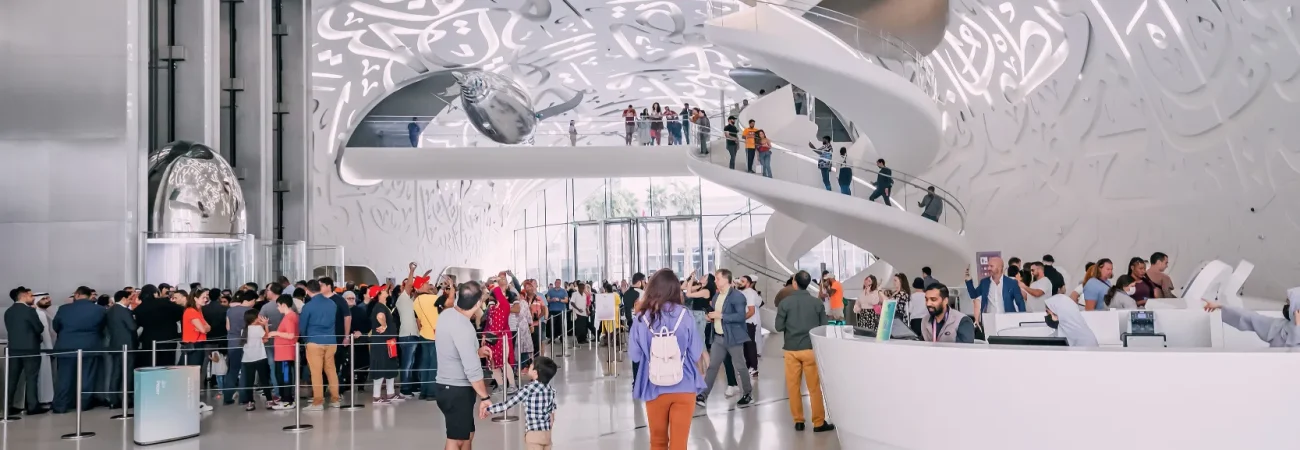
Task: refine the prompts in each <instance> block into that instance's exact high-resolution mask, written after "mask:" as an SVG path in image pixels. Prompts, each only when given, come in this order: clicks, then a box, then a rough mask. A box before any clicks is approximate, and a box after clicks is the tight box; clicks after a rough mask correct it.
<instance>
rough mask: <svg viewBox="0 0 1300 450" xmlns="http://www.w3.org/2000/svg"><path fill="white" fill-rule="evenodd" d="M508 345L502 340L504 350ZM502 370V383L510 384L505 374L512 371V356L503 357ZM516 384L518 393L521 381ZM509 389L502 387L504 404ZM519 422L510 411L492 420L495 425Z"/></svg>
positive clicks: (506, 341) (517, 361) (507, 342)
mask: <svg viewBox="0 0 1300 450" xmlns="http://www.w3.org/2000/svg"><path fill="white" fill-rule="evenodd" d="M507 345H510V343H509V341H508V340H502V341H501V347H502V349H504V348H505V346H507ZM515 363H516V364H518V363H519V360H518V359H516V360H515ZM501 370H502V372H503V373H502V374H501V375H502V376H501V381H502V382H503V383H506V384H509V382H510V377H509V376H507V375H509V374H508V373H504V372H505V371H507V370H510V355H501ZM515 383H516V385H515V391H516V392H518V391H519V386H518V383H519V381H518V380H516V381H515ZM507 389H508V388H507V386H501V401H502V402H505V401H506V390H507ZM518 421H519V417H518V416H513V415H511V414H510V411H506V412H505V413H504V414H501V415H499V416H496V417H493V418H492V422H494V423H511V422H518ZM507 440H508V439H507Z"/></svg>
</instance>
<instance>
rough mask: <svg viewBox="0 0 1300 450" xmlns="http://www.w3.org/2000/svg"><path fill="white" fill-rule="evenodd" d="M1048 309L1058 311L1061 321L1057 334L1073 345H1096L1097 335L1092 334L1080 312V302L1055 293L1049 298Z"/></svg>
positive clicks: (1058, 318)
mask: <svg viewBox="0 0 1300 450" xmlns="http://www.w3.org/2000/svg"><path fill="white" fill-rule="evenodd" d="M1047 309H1048V310H1049V311H1051V312H1053V313H1056V319H1057V320H1058V321H1059V322H1060V323H1059V324H1057V326H1056V336H1057V337H1063V338H1065V340H1066V341H1067V342H1069V343H1070V346H1071V347H1096V346H1097V336H1096V335H1093V334H1092V329H1091V328H1088V323H1087V322H1086V321H1084V320H1083V314H1082V313H1080V312H1079V304H1078V303H1075V302H1074V300H1070V297H1067V296H1065V295H1060V294H1057V295H1053V296H1052V297H1051V298H1049V299H1047Z"/></svg>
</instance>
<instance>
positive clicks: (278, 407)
mask: <svg viewBox="0 0 1300 450" xmlns="http://www.w3.org/2000/svg"><path fill="white" fill-rule="evenodd" d="M270 408H271V410H272V411H288V410H291V409H293V402H279V403H276V404H274V405H271V406H270Z"/></svg>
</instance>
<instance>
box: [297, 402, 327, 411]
mask: <svg viewBox="0 0 1300 450" xmlns="http://www.w3.org/2000/svg"><path fill="white" fill-rule="evenodd" d="M302 410H303V411H324V410H325V405H317V404H314V403H313V404H310V405H307V407H306V408H303V409H302Z"/></svg>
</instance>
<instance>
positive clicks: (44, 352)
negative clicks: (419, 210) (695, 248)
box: [4, 252, 1300, 450]
mask: <svg viewBox="0 0 1300 450" xmlns="http://www.w3.org/2000/svg"><path fill="white" fill-rule="evenodd" d="M1054 263H1055V260H1054V258H1053V257H1052V256H1051V255H1044V256H1043V257H1042V258H1041V260H1040V261H1030V262H1022V261H1021V259H1020V258H1014V257H1013V258H1010V259H1009V260H1007V262H1006V263H1005V264H1004V262H1003V260H1002V258H1000V257H992V258H989V259H988V262H987V267H986V271H987V274H988V275H987V276H985V277H982V278H980V279H979V280H973V279H971V277H970V276H969V273H968V274H967V277H966V278H967V279H966V283H965V284H966V289H967V293H968V294H969V295H970V297H971V298H972V299H973V301H974V304H975V305H976V306H975V307H974V308H973V311H971V313H969V314H967V313H963V312H962V311H958V310H957V308H956V307H955V301H956V299H955V298H952V297H951V296H952V291H951V290H950V289H949V288H948V287H947V286H946V285H944V284H943V283H941V282H939V281H938V280H936V279H935V278H934V277H933V276H932V273H931V270H930V268H928V267H926V268H922V269H921V272H922V276H920V277H916V278H909V277H908V276H907V275H906V274H904V273H895V274H893V275H892V276H890V277H889V278H888V280H885V281H882V280H878V279H877V278H876V277H875V276H867V277H865V278H864V281H863V286H862V292H861V294H860V295H859V296H858V298H857V299H856V300H855V301H854V302H853V305H852V308H851V309H849V310H851V311H852V315H853V317H854V321H853V323H852V324H853V325H855V326H857V327H858V328H863V329H866V330H868V331H870V330H875V329H877V327H878V324H879V323H880V321H881V319H882V317H881V316H882V315H883V314H885V313H886V312H887V311H893V314H894V317H893V318H895V319H898V320H901V321H902V322H903V323H904V324H906V326H907V328H910V329H911V330H912V332H913V333H914V334H915V335H916V336H919V338H920V340H924V341H928V342H950V343H973V342H974V341H975V340H976V339H980V338H981V335H982V334H983V330H982V327H981V322H982V316H983V315H984V314H992V313H1007V312H1029V311H1032V312H1042V313H1044V321H1045V322H1046V323H1047V324H1048V326H1051V327H1052V328H1056V329H1057V333H1058V336H1060V337H1064V338H1066V339H1067V340H1068V342H1069V343H1070V345H1075V346H1096V345H1097V343H1096V338H1095V337H1094V336H1092V333H1091V331H1089V329H1088V327H1087V325H1086V323H1084V322H1083V319H1082V313H1081V311H1095V310H1104V309H1107V308H1116V309H1126V308H1142V307H1144V306H1145V304H1146V302H1148V301H1150V300H1151V299H1157V298H1162V297H1172V296H1174V295H1176V294H1175V292H1174V283H1173V281H1172V279H1170V277H1169V275H1167V274H1166V273H1165V270H1166V269H1167V267H1168V264H1169V257H1168V256H1167V255H1166V254H1164V253H1160V252H1157V253H1155V254H1153V255H1151V257H1150V258H1149V259H1143V258H1140V257H1135V258H1132V259H1131V260H1130V262H1129V265H1128V273H1127V274H1125V275H1122V276H1120V277H1119V278H1118V279H1116V280H1115V281H1113V282H1112V281H1111V280H1112V279H1113V278H1114V270H1113V269H1114V267H1113V263H1112V262H1111V261H1110V260H1109V259H1102V260H1099V261H1096V262H1093V263H1089V265H1088V267H1087V269H1086V274H1085V275H1084V277H1083V279H1082V280H1081V281H1080V282H1078V283H1075V284H1073V285H1074V286H1075V287H1074V289H1073V290H1071V289H1069V288H1070V286H1071V285H1072V284H1071V279H1070V277H1069V276H1068V274H1066V273H1065V272H1064V271H1062V270H1060V269H1059V268H1057V267H1056V266H1055V264H1054ZM416 270H417V265H416V264H415V263H411V264H410V266H409V273H408V274H407V276H406V277H405V278H404V279H403V280H402V281H401V282H400V283H399V284H398V285H396V286H388V285H379V286H367V285H364V284H358V285H354V284H352V283H345V284H344V285H343V286H337V287H336V286H335V282H334V281H333V280H332V279H330V278H329V277H321V278H318V279H312V280H304V281H298V282H296V283H293V284H292V285H290V284H289V283H288V280H287V279H284V278H283V277H282V278H281V279H280V280H277V281H275V282H272V283H268V284H267V285H266V286H265V287H259V286H258V285H257V284H254V283H248V284H245V285H244V286H240V287H239V288H237V289H235V290H234V291H224V290H223V291H218V290H216V289H208V288H204V287H203V286H201V285H198V284H191V285H190V286H189V289H188V290H185V289H177V288H175V287H173V286H171V285H169V284H161V285H158V286H154V285H146V286H144V287H142V288H140V289H134V288H130V287H128V288H124V289H122V290H120V291H118V292H116V293H115V294H114V295H113V296H112V297H110V298H109V300H108V301H107V302H106V303H101V302H100V300H99V299H100V297H97V296H96V295H95V294H96V293H95V292H94V290H93V289H91V288H88V287H85V286H82V287H78V288H77V289H76V291H75V293H74V295H73V296H72V297H71V298H70V299H69V302H68V303H66V304H63V305H61V306H60V307H59V308H58V309H57V314H50V312H49V310H50V308H51V302H50V297H49V295H48V294H44V293H39V292H32V291H31V290H30V289H27V288H25V287H18V288H15V289H13V290H11V292H10V297H11V298H12V299H13V300H14V301H15V304H14V306H13V307H11V308H9V310H8V311H6V313H5V317H4V319H5V325H6V327H7V329H8V333H9V349H10V357H11V360H10V366H9V367H10V372H9V373H8V379H9V385H8V386H7V388H8V389H9V393H10V397H9V398H10V404H9V405H6V406H7V407H8V408H9V409H10V413H11V414H16V413H18V412H20V410H19V409H17V408H18V407H19V406H22V407H24V408H25V412H26V413H27V414H41V413H44V412H46V411H48V410H49V408H52V409H53V411H54V412H56V413H66V412H70V411H71V410H73V408H74V404H75V396H76V395H78V394H79V395H81V396H82V399H81V400H82V402H81V404H82V406H83V408H84V409H93V408H95V407H98V406H110V407H121V406H123V402H129V401H130V399H128V398H122V397H121V396H120V395H119V394H116V393H117V392H119V391H120V390H121V389H122V387H123V385H122V383H130V380H129V379H128V380H123V379H122V378H121V376H120V374H121V369H122V367H123V365H125V366H126V367H147V366H153V365H158V366H167V365H174V364H187V365H195V366H199V367H200V369H199V370H200V372H201V373H202V374H203V375H202V377H203V378H204V379H205V380H206V381H207V383H209V384H208V385H209V386H210V387H213V388H217V390H216V391H215V394H214V395H212V396H209V397H208V398H210V399H222V401H223V403H225V404H235V403H238V404H240V405H243V406H244V409H246V410H250V411H251V410H254V409H257V408H258V407H259V403H260V404H261V405H265V406H266V407H267V408H269V409H272V410H286V409H294V408H296V407H299V406H300V405H297V400H298V399H297V397H298V395H299V391H298V389H297V388H296V387H297V386H299V385H300V383H301V385H303V386H304V387H305V386H306V385H310V403H308V402H307V400H306V399H303V400H302V403H303V404H306V405H307V406H302V409H304V410H321V409H324V408H325V407H327V406H329V407H339V406H342V404H341V401H342V399H341V397H340V389H341V386H340V384H341V383H340V380H347V381H349V382H350V383H349V384H352V383H356V386H358V390H362V389H366V388H369V389H370V390H371V392H370V397H371V402H372V404H374V405H386V404H392V403H396V402H402V401H405V400H413V399H417V398H418V399H420V400H427V401H436V402H437V405H438V408H439V409H440V410H441V411H442V413H443V414H444V416H445V422H446V427H447V438H448V444H447V447H446V448H451V449H460V448H470V443H471V442H472V440H473V436H474V432H475V426H474V421H475V419H476V418H484V417H487V416H488V415H492V414H500V413H503V412H504V411H506V410H508V409H510V408H512V407H514V406H515V405H523V406H524V409H525V417H526V419H527V420H526V425H527V433H526V436H525V440H526V445H527V446H528V448H549V446H550V445H551V438H550V431H551V429H552V427H553V426H554V413H555V411H556V410H557V408H558V405H557V404H556V391H555V389H554V388H552V387H551V386H550V382H551V381H552V380H553V379H554V378H555V377H556V374H557V373H558V371H559V370H560V368H559V367H558V365H557V364H556V363H555V361H554V360H552V359H550V358H548V357H546V356H545V355H546V354H547V353H548V352H547V346H550V345H556V344H557V343H558V342H560V341H566V340H569V339H572V340H574V341H576V343H579V344H585V343H587V342H590V341H592V340H595V341H597V342H599V345H601V346H615V347H617V346H618V343H619V342H620V341H624V342H626V343H627V351H628V356H629V359H630V360H631V363H632V369H633V377H632V378H633V397H635V399H637V400H639V401H642V402H644V404H645V408H646V418H647V421H648V428H649V432H650V436H651V439H650V440H651V448H652V449H656V450H658V449H673V450H681V449H685V448H686V442H687V439H688V436H689V432H690V431H689V430H690V424H691V422H692V420H693V418H694V415H695V411H696V409H697V408H702V407H707V404H708V399H709V397H710V396H711V394H712V392H713V388H714V386H715V383H716V381H717V379H718V373H719V372H723V374H724V377H723V378H724V379H725V380H726V381H727V385H728V388H727V391H726V393H725V395H726V396H727V397H738V398H736V399H735V401H734V403H735V405H736V406H738V407H746V406H749V405H751V404H753V402H754V389H755V388H754V386H755V384H756V383H755V381H754V380H755V379H756V378H757V377H758V376H759V370H758V368H759V361H760V358H761V357H762V354H761V352H760V351H759V350H760V349H761V348H762V347H763V346H762V340H763V336H762V332H761V329H760V327H761V326H760V324H761V314H762V313H761V309H762V307H763V306H764V304H765V303H766V301H765V300H764V295H763V293H761V292H759V291H758V290H757V288H756V285H757V284H756V283H755V280H754V279H753V278H752V277H750V276H739V277H737V276H734V275H733V274H732V272H731V271H729V270H727V269H718V270H716V271H714V272H713V273H710V274H708V275H706V276H704V277H699V276H695V275H693V276H690V277H688V278H685V279H683V278H679V277H678V275H677V274H676V273H674V272H673V271H672V270H669V269H663V270H659V271H658V272H655V273H654V274H652V275H651V276H649V277H646V276H645V275H644V274H641V273H637V274H635V275H633V276H632V278H631V280H630V282H629V281H627V280H623V281H619V282H617V283H615V282H610V281H602V282H598V283H597V282H592V281H585V282H584V281H572V282H567V283H566V282H564V281H562V280H559V279H556V280H554V281H553V282H552V283H551V285H550V286H542V285H541V284H540V283H539V282H538V281H537V280H534V279H525V280H519V279H517V278H516V277H515V276H514V274H513V273H512V272H510V271H502V272H500V273H498V274H496V275H495V276H492V277H490V278H488V279H487V280H486V281H484V282H482V283H480V282H479V281H466V282H463V283H458V282H457V280H456V278H455V277H454V276H441V277H439V279H438V280H436V281H435V280H431V276H430V272H427V271H426V272H425V273H424V274H422V275H417V274H416ZM814 284H815V285H816V289H815V290H814V289H812V288H813V286H814ZM596 291H599V292H600V293H605V294H612V295H613V298H614V299H615V301H614V303H613V305H614V308H615V316H616V317H617V319H616V320H609V321H603V322H598V321H596V320H593V319H594V316H595V311H596V309H597V307H598V306H597V301H598V300H597V293H596ZM814 291H815V292H814ZM1295 295H1296V296H1297V297H1300V292H1295ZM214 297H215V300H213V298H214ZM772 299H773V303H774V307H775V310H776V317H775V318H774V323H775V331H777V332H780V333H783V340H784V342H783V344H782V350H783V352H782V353H783V360H784V368H785V371H784V372H785V373H784V378H785V385H786V389H787V394H788V398H789V399H790V400H789V407H790V412H791V416H792V418H793V421H794V427H795V429H796V430H800V431H802V430H805V429H806V425H807V422H806V421H805V418H806V416H805V415H804V404H803V400H802V397H801V395H800V394H799V391H800V383H801V382H802V383H804V385H805V386H806V388H807V391H808V392H809V394H810V400H809V403H810V405H811V408H812V410H811V422H812V426H813V430H814V431H818V432H823V431H830V430H834V429H835V426H834V425H833V424H831V423H830V422H828V421H827V420H826V413H825V407H824V403H823V399H822V395H821V386H820V382H819V373H818V368H817V367H818V366H817V361H816V356H815V354H814V353H813V351H812V343H811V338H810V336H809V333H810V332H811V331H812V329H814V328H816V327H819V326H823V325H827V324H834V323H843V321H844V320H845V316H846V315H847V314H848V312H849V311H846V308H845V303H846V302H845V290H844V288H843V286H842V284H841V283H840V282H839V281H838V280H837V279H836V277H835V276H834V274H832V273H829V272H823V273H822V274H821V277H820V279H817V280H814V278H813V277H812V275H811V274H809V273H808V272H806V271H799V272H798V273H796V274H794V275H793V276H791V277H790V278H789V279H788V280H786V284H785V286H784V287H782V288H781V289H780V291H779V292H777V293H775V295H773V296H772ZM887 302H897V306H896V308H893V309H892V310H890V309H885V308H882V306H883V305H885V304H886V303H887ZM1294 303H1300V301H1297V302H1294ZM1293 306H1294V304H1293V305H1289V306H1288V308H1287V311H1284V313H1288V312H1289V313H1290V314H1288V315H1287V318H1286V319H1285V320H1284V319H1266V318H1263V317H1260V316H1259V315H1258V314H1256V313H1253V312H1249V311H1243V310H1239V309H1236V308H1231V307H1227V306H1222V305H1219V304H1217V303H1214V302H1209V301H1207V302H1206V308H1207V309H1223V310H1224V317H1225V323H1229V324H1230V325H1232V326H1235V327H1238V328H1242V329H1250V330H1256V331H1258V332H1259V333H1260V336H1261V338H1262V339H1265V340H1266V341H1269V342H1270V344H1272V345H1275V346H1296V345H1300V338H1297V337H1296V336H1300V333H1296V332H1295V331H1294V327H1295V324H1294V319H1293V318H1292V317H1294V313H1295V310H1294V307H1293ZM891 320H892V319H891ZM1274 322H1277V323H1274ZM1287 330H1290V332H1287ZM624 335H625V337H624ZM122 349H125V350H126V351H121V350H122ZM342 349H346V350H342ZM79 351H80V352H79ZM85 352H91V353H85ZM78 355H80V356H78ZM51 357H52V359H53V360H54V364H53V365H52V366H51V365H50V359H51ZM79 357H80V358H82V365H81V367H82V379H83V380H86V381H85V382H86V383H91V384H92V386H85V387H82V386H77V385H75V384H74V382H73V380H74V379H75V375H76V370H77V367H78V365H77V364H76V363H77V359H78V358H79ZM304 361H305V362H306V364H305V366H306V367H307V370H306V371H305V372H304V373H303V376H304V377H307V379H304V380H295V379H294V376H295V373H297V372H298V370H299V369H300V368H301V366H303V364H302V363H303V362H304ZM51 373H52V374H53V378H54V380H56V382H54V383H52V384H53V386H52V388H47V387H46V386H44V384H48V383H49V380H48V378H49V377H50V374H51ZM350 377H353V378H350ZM525 381H528V382H527V383H525ZM327 388H328V389H327ZM495 390H504V391H505V392H507V393H513V395H512V396H510V397H508V398H506V399H504V401H501V402H493V401H492V400H491V394H492V393H493V391H495ZM51 391H52V394H53V395H52V396H51V395H48V394H49V393H50V392H51ZM95 393H105V394H95ZM259 397H260V398H259ZM47 405H48V406H47ZM203 409H204V410H205V411H211V407H209V406H207V405H204V406H203Z"/></svg>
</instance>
